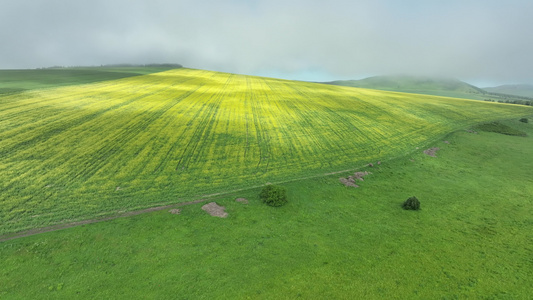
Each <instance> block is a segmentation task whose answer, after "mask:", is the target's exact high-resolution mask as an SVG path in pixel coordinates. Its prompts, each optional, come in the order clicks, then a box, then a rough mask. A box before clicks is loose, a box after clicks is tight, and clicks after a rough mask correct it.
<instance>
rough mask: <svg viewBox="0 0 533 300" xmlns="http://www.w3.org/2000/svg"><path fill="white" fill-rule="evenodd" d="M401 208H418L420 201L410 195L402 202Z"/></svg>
mask: <svg viewBox="0 0 533 300" xmlns="http://www.w3.org/2000/svg"><path fill="white" fill-rule="evenodd" d="M402 207H403V209H407V210H419V209H420V201H418V199H417V198H416V197H414V196H413V197H411V198H409V199H407V200H405V202H404V203H403V204H402Z"/></svg>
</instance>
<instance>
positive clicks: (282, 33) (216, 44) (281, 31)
mask: <svg viewBox="0 0 533 300" xmlns="http://www.w3.org/2000/svg"><path fill="white" fill-rule="evenodd" d="M532 16H533V1H531V0H498V1H496V0H361V1H360V0H351V1H348V0H328V1H314V0H305V1H304V0H283V1H281V0H248V1H245V0H0V41H1V43H0V69H26V68H29V69H32V68H41V67H50V66H90V65H95V66H97V65H103V64H117V63H132V64H147V63H178V64H182V65H183V66H185V67H189V68H196V69H206V70H213V71H222V72H230V73H239V74H247V75H259V76H268V77H278V78H286V79H294V80H307V81H331V80H340V79H362V78H365V77H368V76H376V75H389V74H412V75H431V76H435V75H439V76H450V77H455V78H458V79H461V80H464V81H467V82H469V83H472V84H476V85H478V86H481V87H484V86H493V85H499V84H512V83H526V84H533V57H532V55H533V38H531V36H532V31H533V17H532Z"/></svg>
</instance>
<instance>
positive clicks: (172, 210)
mask: <svg viewBox="0 0 533 300" xmlns="http://www.w3.org/2000/svg"><path fill="white" fill-rule="evenodd" d="M169 212H170V213H171V214H173V215H179V214H180V213H181V209H177V208H174V209H171V210H169Z"/></svg>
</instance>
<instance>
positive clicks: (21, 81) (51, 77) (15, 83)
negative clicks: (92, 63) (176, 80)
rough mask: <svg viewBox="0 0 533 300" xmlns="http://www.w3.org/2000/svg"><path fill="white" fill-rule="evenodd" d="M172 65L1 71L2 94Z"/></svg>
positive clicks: (129, 73) (80, 82)
mask: <svg viewBox="0 0 533 300" xmlns="http://www.w3.org/2000/svg"><path fill="white" fill-rule="evenodd" d="M169 69H172V68H170V67H72V68H49V69H28V70H0V96H1V95H2V94H13V93H21V92H25V91H29V90H35V89H46V88H55V87H59V86H69V85H79V84H87V83H93V82H99V81H107V80H115V79H120V78H126V77H132V76H139V75H146V74H150V73H156V72H162V71H167V70H169Z"/></svg>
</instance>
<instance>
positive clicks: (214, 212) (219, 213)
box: [202, 202, 228, 218]
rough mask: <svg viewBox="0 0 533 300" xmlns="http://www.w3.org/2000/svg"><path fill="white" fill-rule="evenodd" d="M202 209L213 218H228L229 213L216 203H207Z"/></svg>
mask: <svg viewBox="0 0 533 300" xmlns="http://www.w3.org/2000/svg"><path fill="white" fill-rule="evenodd" d="M202 209H203V210H205V211H206V212H207V213H208V214H210V215H211V216H213V217H219V218H226V217H227V216H228V213H227V212H225V211H224V210H225V209H226V208H225V207H224V206H220V205H218V204H217V203H216V202H211V203H207V204H205V205H204V206H202Z"/></svg>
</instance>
